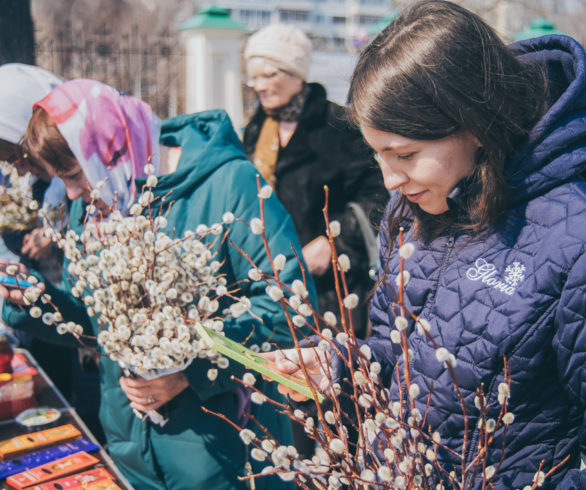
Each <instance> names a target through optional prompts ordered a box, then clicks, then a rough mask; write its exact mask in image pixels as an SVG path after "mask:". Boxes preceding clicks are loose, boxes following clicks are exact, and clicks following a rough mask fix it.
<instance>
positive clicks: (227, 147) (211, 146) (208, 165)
mask: <svg viewBox="0 0 586 490" xmlns="http://www.w3.org/2000/svg"><path fill="white" fill-rule="evenodd" d="M160 143H161V144H162V145H165V146H170V147H175V146H180V147H181V148H182V151H181V157H180V158H179V164H178V166H177V170H176V171H175V172H173V173H171V174H167V175H163V176H161V177H160V178H159V183H158V184H157V186H156V187H155V189H154V191H155V193H156V194H158V195H164V194H167V193H168V192H170V191H173V194H172V196H171V198H172V199H178V198H180V197H182V196H184V195H188V194H190V193H191V192H192V190H193V188H194V187H197V186H199V184H200V183H201V182H202V181H203V180H205V179H207V178H208V177H209V176H210V175H211V174H212V173H213V172H214V171H215V170H216V169H218V168H219V167H221V166H222V165H225V164H226V163H229V162H231V161H233V160H236V159H240V160H241V159H245V160H247V157H246V155H245V153H244V149H243V148H242V143H241V142H240V140H239V139H238V136H237V135H236V133H235V131H234V128H233V126H232V122H231V120H230V118H229V116H228V114H227V113H226V112H225V111H223V110H211V111H204V112H199V113H195V114H184V115H181V116H178V117H173V118H170V119H165V120H164V121H163V122H162V126H161V138H160ZM141 184H142V183H139V182H137V187H138V188H140V186H141Z"/></svg>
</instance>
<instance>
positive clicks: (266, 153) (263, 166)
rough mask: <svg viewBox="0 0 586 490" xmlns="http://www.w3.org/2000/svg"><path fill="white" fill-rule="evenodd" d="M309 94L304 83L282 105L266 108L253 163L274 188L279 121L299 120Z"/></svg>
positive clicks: (279, 145)
mask: <svg viewBox="0 0 586 490" xmlns="http://www.w3.org/2000/svg"><path fill="white" fill-rule="evenodd" d="M308 95H309V87H308V86H307V84H303V88H302V89H301V91H300V92H299V93H298V94H296V95H294V96H293V97H292V98H291V100H290V101H289V102H288V103H287V104H286V105H284V106H282V107H277V108H276V109H264V108H263V110H264V112H265V113H266V115H267V118H266V119H265V120H264V123H263V125H262V128H261V130H260V134H259V135H258V140H257V142H256V146H255V149H254V155H253V163H254V165H255V167H256V168H257V169H258V171H259V172H260V174H261V175H262V176H263V177H264V179H265V180H266V181H267V182H268V183H269V184H270V185H271V186H272V187H273V188H274V187H275V184H276V179H275V167H276V165H277V158H278V156H279V149H280V147H281V144H280V140H279V121H284V122H294V121H297V120H299V116H300V115H301V112H302V111H303V106H304V105H305V101H306V100H307V96H308Z"/></svg>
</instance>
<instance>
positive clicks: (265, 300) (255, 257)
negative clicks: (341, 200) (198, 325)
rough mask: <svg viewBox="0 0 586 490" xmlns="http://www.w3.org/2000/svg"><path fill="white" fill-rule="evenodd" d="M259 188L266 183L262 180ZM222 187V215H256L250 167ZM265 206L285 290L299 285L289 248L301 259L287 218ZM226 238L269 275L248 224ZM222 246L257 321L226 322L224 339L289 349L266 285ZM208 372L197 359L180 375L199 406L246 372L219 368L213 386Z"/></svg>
mask: <svg viewBox="0 0 586 490" xmlns="http://www.w3.org/2000/svg"><path fill="white" fill-rule="evenodd" d="M234 165H237V164H236V163H235V164H234ZM262 183H263V185H264V184H265V182H264V181H262ZM224 187H225V195H226V196H227V197H226V203H225V211H231V212H232V213H234V216H236V218H241V219H243V220H245V221H247V222H250V220H251V219H252V218H255V217H259V216H260V213H259V199H258V197H257V187H256V170H255V169H254V167H253V166H252V165H251V164H250V163H248V162H247V163H246V165H244V166H233V167H232V171H231V173H230V177H229V178H228V180H227V181H226V182H225V186H224ZM264 203H265V205H264V210H265V224H266V225H265V228H266V234H267V239H268V243H269V248H270V251H271V253H272V256H273V257H275V256H276V255H277V254H283V255H285V257H286V259H287V261H286V266H285V269H284V270H282V271H281V272H280V279H281V281H282V282H283V283H285V284H287V285H289V286H290V285H291V283H292V282H293V281H294V280H295V279H299V280H302V274H301V269H300V267H299V265H298V263H297V259H296V258H295V255H294V253H293V251H292V246H293V247H294V248H295V250H296V251H297V254H298V255H299V257H300V258H301V257H302V255H301V247H300V245H299V242H298V239H297V235H296V232H295V229H294V226H293V222H292V220H291V218H290V216H289V215H288V213H287V212H286V211H285V209H284V208H283V206H282V205H281V203H280V202H279V201H278V199H277V198H276V197H275V196H274V194H273V195H272V196H271V197H270V198H269V199H266V200H265V201H264ZM230 239H231V240H232V241H233V242H234V244H235V245H236V246H237V247H238V248H240V249H242V250H243V251H244V252H245V253H246V254H247V255H248V256H249V257H250V259H251V260H252V261H253V262H254V263H255V264H256V266H257V267H258V268H259V269H260V270H262V271H264V272H268V273H270V274H272V269H271V266H270V261H269V258H268V255H267V253H266V251H265V249H264V246H263V243H262V239H261V236H260V235H254V234H253V233H252V232H251V231H250V229H249V227H248V225H247V224H245V223H243V222H238V221H236V222H234V223H233V225H232V226H231V232H230ZM226 247H227V249H226V257H227V260H228V265H229V268H230V269H231V273H232V275H233V280H234V281H240V282H239V283H238V286H239V287H240V292H239V293H238V294H240V295H243V296H246V297H247V298H248V299H249V300H250V302H251V311H252V312H253V313H254V315H256V316H257V317H259V318H260V321H259V320H257V319H255V318H253V317H252V316H251V315H249V314H247V313H245V314H243V315H242V316H240V317H238V318H229V319H228V320H226V321H225V322H224V331H225V333H226V335H227V336H228V337H229V338H231V339H232V340H235V341H237V342H241V343H243V342H245V341H246V344H245V345H246V346H248V347H250V346H251V345H253V344H256V345H257V346H261V345H262V343H263V342H266V341H269V342H270V343H271V344H272V345H277V346H278V347H280V348H288V347H292V346H293V339H292V336H291V332H290V330H289V326H288V325H287V322H286V318H285V314H284V312H283V310H282V308H281V305H280V303H279V302H275V301H273V300H272V299H271V298H270V297H269V296H268V295H267V294H266V291H265V288H266V284H265V283H264V282H263V281H258V282H251V281H250V280H249V279H248V271H249V270H250V269H251V268H252V266H251V264H250V262H249V261H248V260H247V259H246V258H245V257H244V256H243V255H242V254H241V253H240V252H239V251H238V250H237V249H236V247H234V246H232V245H230V244H227V245H226ZM304 267H305V265H304ZM307 281H308V282H307V289H308V292H309V296H308V298H309V299H310V301H311V302H312V303H313V305H314V306H315V304H316V302H315V298H316V295H315V288H314V285H313V281H312V279H311V277H310V276H309V274H307ZM296 333H297V335H298V337H300V338H302V335H301V334H302V333H304V334H307V331H305V330H299V329H296ZM210 367H212V366H211V363H210V362H209V361H207V360H205V359H197V360H196V361H195V362H194V363H193V364H192V365H191V366H189V367H188V368H187V369H186V370H185V374H186V376H187V378H188V380H189V383H190V386H191V388H192V389H194V390H195V391H196V392H197V394H198V396H199V398H200V399H201V400H204V401H205V400H207V399H208V398H210V397H212V396H214V395H216V394H219V393H222V392H226V391H232V390H233V389H234V388H235V387H236V386H239V384H238V383H237V382H235V381H233V380H231V379H230V377H231V376H232V375H234V376H237V377H239V378H240V377H242V375H243V374H244V372H245V371H246V368H245V367H244V366H242V365H239V364H238V363H237V362H236V361H232V360H230V365H229V367H228V368H227V369H218V377H217V378H216V380H215V381H214V382H210V380H209V379H208V378H207V371H208V369H209V368H210Z"/></svg>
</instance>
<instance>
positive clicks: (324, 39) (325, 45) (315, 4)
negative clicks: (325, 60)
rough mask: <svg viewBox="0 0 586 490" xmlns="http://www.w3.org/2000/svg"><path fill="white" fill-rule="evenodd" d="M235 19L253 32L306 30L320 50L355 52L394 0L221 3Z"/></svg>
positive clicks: (232, 0)
mask: <svg viewBox="0 0 586 490" xmlns="http://www.w3.org/2000/svg"><path fill="white" fill-rule="evenodd" d="M216 4H217V5H218V6H221V7H224V8H228V9H230V11H231V14H232V19H234V20H235V21H238V22H241V23H243V24H245V25H246V26H248V29H249V30H250V31H251V32H253V31H256V30H258V29H260V28H261V27H263V26H265V25H268V24H274V23H277V22H281V23H283V24H294V25H296V26H297V27H299V28H300V29H303V30H304V31H305V32H306V33H307V35H308V36H309V37H311V39H312V40H313V44H314V49H316V50H319V51H347V52H354V51H355V50H356V46H357V45H358V44H360V43H361V42H364V40H365V39H366V38H367V36H368V33H369V30H370V28H371V27H372V26H373V24H376V23H378V22H379V21H380V20H381V19H382V18H383V17H384V16H385V15H387V14H388V13H389V11H391V10H392V8H393V1H392V0H218V1H217V2H216Z"/></svg>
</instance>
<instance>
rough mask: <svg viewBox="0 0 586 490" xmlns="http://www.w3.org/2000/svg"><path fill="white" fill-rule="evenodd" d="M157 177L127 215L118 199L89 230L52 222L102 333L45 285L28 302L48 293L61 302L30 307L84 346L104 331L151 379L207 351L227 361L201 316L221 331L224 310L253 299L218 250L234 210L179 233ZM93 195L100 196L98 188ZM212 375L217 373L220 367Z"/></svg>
mask: <svg viewBox="0 0 586 490" xmlns="http://www.w3.org/2000/svg"><path fill="white" fill-rule="evenodd" d="M150 167H152V166H147V168H148V170H150V171H151V172H152V171H153V169H152V168H150ZM156 184H157V178H156V177H155V176H154V175H149V177H148V180H147V186H146V187H145V189H143V193H142V194H141V195H140V197H139V199H138V201H137V202H136V203H135V204H134V205H133V206H132V207H131V208H130V210H129V215H128V216H123V215H122V214H121V213H120V211H118V210H117V209H115V208H113V209H111V210H109V211H110V212H109V213H106V215H105V213H103V212H101V211H99V210H98V209H97V208H96V206H95V205H93V204H91V205H89V206H88V214H87V217H86V221H85V223H84V226H83V229H82V231H81V233H79V234H78V233H76V232H75V231H74V230H71V229H69V230H67V231H58V230H56V229H52V233H53V239H54V240H55V241H56V242H57V243H58V245H59V247H60V248H61V249H63V251H64V254H65V257H66V259H67V261H68V262H67V273H68V275H69V279H70V281H71V283H72V289H71V293H72V294H73V296H75V297H77V298H79V299H80V300H81V301H83V303H84V304H85V307H86V310H87V313H88V315H89V316H91V317H95V318H96V320H97V323H98V325H99V332H98V334H97V339H96V338H95V337H92V336H88V335H86V334H85V333H84V328H83V326H82V325H79V324H76V323H74V322H68V321H66V319H64V318H65V317H66V315H64V314H62V313H61V312H59V311H55V306H54V305H53V304H52V300H51V298H50V297H49V295H47V294H41V292H40V289H38V288H37V289H32V290H31V289H29V290H27V292H26V299H27V301H28V302H30V303H31V304H33V303H35V302H36V300H37V299H39V298H40V299H41V301H42V302H43V303H48V304H51V305H52V306H53V311H43V309H41V307H40V306H33V307H32V308H31V309H30V314H31V315H32V316H33V317H36V318H39V317H40V318H42V321H43V322H44V323H45V324H47V325H54V326H55V327H56V329H57V331H58V332H59V333H60V334H66V333H71V334H73V335H74V336H76V337H77V338H78V339H79V340H80V342H82V343H84V345H85V344H87V341H88V340H90V339H91V340H94V339H95V340H97V342H98V344H100V345H101V347H102V349H103V351H104V352H105V354H106V355H108V356H109V357H110V359H112V360H114V361H116V362H118V364H119V365H120V366H121V368H122V369H123V370H125V371H127V372H129V373H131V374H133V375H137V376H141V377H144V378H153V377H158V376H161V375H164V374H170V373H172V372H177V371H181V370H183V369H185V368H186V367H187V366H188V365H189V364H190V363H191V362H192V360H193V359H195V358H196V357H198V356H200V357H206V358H208V359H210V360H211V361H212V363H213V364H215V365H217V366H218V367H220V368H222V367H227V365H228V360H227V359H226V358H224V357H222V356H221V355H219V354H218V353H217V352H215V351H212V350H210V349H208V348H207V346H206V345H204V344H203V343H201V342H200V338H199V335H198V333H197V330H196V329H195V324H196V323H201V324H203V325H205V326H207V327H208V328H210V329H213V330H215V331H217V332H221V331H222V330H223V326H224V319H225V318H227V317H230V316H233V317H236V316H239V315H241V314H242V313H244V312H245V311H247V310H248V308H249V306H250V302H249V300H248V299H247V298H246V297H243V296H239V297H235V296H234V293H235V292H236V291H237V289H236V288H230V286H229V285H228V284H227V280H226V278H225V277H224V275H223V274H222V273H221V270H220V269H221V266H222V264H221V263H220V262H219V261H218V260H216V253H215V252H214V250H215V249H216V248H217V246H219V245H220V244H221V243H222V241H224V240H226V239H227V236H228V234H229V229H228V228H227V226H228V225H229V224H230V223H231V222H233V221H234V219H235V218H234V216H233V215H232V214H231V213H226V214H224V216H223V222H221V223H216V224H212V225H211V226H205V225H200V226H199V227H198V228H197V229H196V230H194V231H187V232H186V233H185V234H184V236H181V237H175V236H173V235H170V234H168V233H166V232H165V229H166V228H167V219H166V218H165V211H164V210H165V209H166V210H167V212H168V210H169V206H171V205H172V203H170V204H169V205H165V204H164V203H160V204H161V205H160V206H159V210H160V211H159V212H158V213H157V215H154V213H152V211H151V204H152V203H153V202H154V200H155V199H156V198H155V197H154V195H153V193H152V188H153V187H154V186H155V185H156ZM92 198H93V199H94V200H96V199H98V198H99V189H94V191H92ZM163 199H164V198H163ZM15 272H16V271H15ZM31 279H32V280H33V281H34V278H31ZM221 304H222V308H221V306H220V305H221ZM45 310H46V309H45ZM209 377H210V378H212V377H214V370H213V369H211V370H210V372H209Z"/></svg>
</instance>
